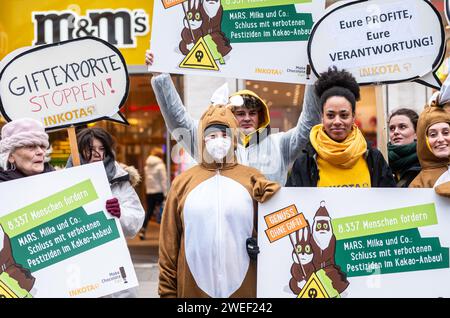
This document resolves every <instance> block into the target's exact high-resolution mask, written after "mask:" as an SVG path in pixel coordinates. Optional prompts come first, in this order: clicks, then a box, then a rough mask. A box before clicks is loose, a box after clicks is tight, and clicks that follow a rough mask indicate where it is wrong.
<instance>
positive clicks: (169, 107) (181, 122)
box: [151, 73, 198, 158]
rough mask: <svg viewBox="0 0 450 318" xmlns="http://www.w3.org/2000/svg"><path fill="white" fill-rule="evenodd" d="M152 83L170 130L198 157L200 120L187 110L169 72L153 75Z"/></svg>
mask: <svg viewBox="0 0 450 318" xmlns="http://www.w3.org/2000/svg"><path fill="white" fill-rule="evenodd" d="M151 83H152V87H153V91H154V92H155V95H156V100H157V101H158V105H159V107H160V109H161V113H162V115H163V117H164V121H165V122H166V125H167V128H168V129H169V132H170V133H171V134H172V136H173V137H174V138H175V140H176V141H177V142H179V143H181V145H182V146H183V148H184V149H185V150H186V151H187V152H188V153H189V154H190V155H191V156H193V157H194V158H196V156H195V154H196V153H197V127H198V121H196V120H194V119H193V118H192V117H191V116H190V115H189V113H188V112H187V111H186V108H185V107H184V105H183V103H182V101H181V98H180V95H179V94H178V92H177V90H176V89H175V86H174V84H173V82H172V78H171V77H170V75H169V74H167V73H163V74H160V75H157V76H153V78H152V80H151Z"/></svg>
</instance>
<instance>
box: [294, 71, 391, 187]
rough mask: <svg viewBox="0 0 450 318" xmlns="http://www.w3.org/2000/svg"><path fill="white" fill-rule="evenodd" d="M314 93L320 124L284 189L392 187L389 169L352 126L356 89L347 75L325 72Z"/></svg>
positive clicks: (375, 150)
mask: <svg viewBox="0 0 450 318" xmlns="http://www.w3.org/2000/svg"><path fill="white" fill-rule="evenodd" d="M315 91H316V94H317V96H318V97H319V98H320V105H321V106H322V114H323V115H322V124H320V125H317V126H314V127H313V128H312V129H311V133H310V135H309V143H308V144H307V145H306V148H305V149H304V150H303V152H302V154H301V155H300V156H299V158H298V159H297V160H296V161H295V163H294V166H293V168H292V173H291V175H290V177H289V179H288V181H287V183H286V186H288V187H348V188H370V187H395V181H394V179H393V176H392V172H391V169H390V168H389V165H388V164H387V163H386V161H385V160H384V158H383V156H382V155H381V153H380V152H379V151H378V150H377V149H372V148H368V147H367V142H366V140H365V139H364V136H363V134H362V133H361V131H360V130H359V128H358V127H357V126H356V125H355V107H356V101H357V100H359V98H360V93H359V85H358V83H357V82H356V80H355V78H354V77H353V76H352V75H351V74H350V73H348V72H346V71H344V70H342V71H338V70H337V69H336V68H329V69H328V71H327V72H324V73H322V74H321V76H320V78H319V79H318V80H317V82H316V84H315Z"/></svg>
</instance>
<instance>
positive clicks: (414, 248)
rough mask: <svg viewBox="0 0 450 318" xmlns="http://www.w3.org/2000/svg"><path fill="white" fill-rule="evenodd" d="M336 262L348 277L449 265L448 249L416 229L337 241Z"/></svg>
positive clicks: (447, 266)
mask: <svg viewBox="0 0 450 318" xmlns="http://www.w3.org/2000/svg"><path fill="white" fill-rule="evenodd" d="M335 261H336V264H338V265H339V266H340V267H341V269H342V270H343V271H344V272H346V273H347V276H348V277H353V276H367V275H372V274H390V273H402V272H411V271H423V270H429V269H438V268H449V248H448V247H442V246H441V244H440V241H439V238H437V237H431V238H428V237H427V238H423V237H421V236H420V233H419V230H418V229H410V230H404V231H398V232H391V233H384V234H377V235H370V236H364V237H358V238H353V239H346V240H339V241H337V242H336V251H335Z"/></svg>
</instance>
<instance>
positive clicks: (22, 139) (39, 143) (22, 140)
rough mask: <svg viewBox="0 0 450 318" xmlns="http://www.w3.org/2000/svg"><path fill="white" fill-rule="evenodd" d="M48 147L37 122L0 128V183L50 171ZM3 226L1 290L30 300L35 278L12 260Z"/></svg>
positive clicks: (0, 233)
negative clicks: (6, 290) (6, 289)
mask: <svg viewBox="0 0 450 318" xmlns="http://www.w3.org/2000/svg"><path fill="white" fill-rule="evenodd" d="M48 147H49V141H48V134H47V133H46V132H45V129H44V126H43V125H42V124H41V123H40V122H39V121H37V120H34V119H31V118H23V119H16V120H13V121H11V122H9V123H7V124H6V125H4V126H3V128H2V139H1V140H0V182H7V181H11V180H16V179H20V178H25V177H28V176H34V175H38V174H40V173H46V172H50V171H54V169H53V167H52V166H50V165H49V164H48V163H46V161H47V160H46V158H45V154H46V150H47V148H48ZM5 226H6V225H5V224H0V286H3V287H2V289H4V288H8V290H9V293H14V294H16V295H26V296H25V297H31V295H30V294H28V293H29V292H30V291H31V289H32V287H33V285H34V282H35V278H34V277H33V276H32V275H31V272H30V271H29V270H28V269H26V268H24V267H22V265H20V264H17V263H16V261H15V260H14V257H13V251H12V248H11V242H10V239H9V236H8V234H7V233H6V232H5V229H6V227H5Z"/></svg>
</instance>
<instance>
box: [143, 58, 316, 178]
mask: <svg viewBox="0 0 450 318" xmlns="http://www.w3.org/2000/svg"><path fill="white" fill-rule="evenodd" d="M153 60H154V56H153V53H152V52H151V51H147V52H146V64H148V65H152V64H153ZM151 84H152V87H153V90H154V92H155V95H156V99H157V101H158V104H159V106H160V109H161V113H162V115H163V117H164V120H165V122H166V125H167V127H168V130H169V132H170V133H171V134H172V135H174V137H175V138H176V139H177V140H180V143H181V144H182V146H183V147H184V149H186V150H187V151H188V152H189V154H190V155H191V156H192V157H194V158H195V159H198V156H199V155H198V151H197V144H198V143H197V139H198V138H197V126H198V122H197V121H195V120H193V119H192V118H191V117H190V116H189V114H188V113H187V111H186V108H185V107H184V106H183V103H182V102H181V99H180V96H179V95H178V93H177V91H176V89H175V87H174V85H173V82H172V80H171V77H170V75H169V74H158V73H154V74H153V78H152V80H151ZM308 87H309V86H307V88H306V91H305V98H304V104H303V105H304V108H303V111H302V113H301V115H300V118H299V120H298V123H297V126H296V127H295V128H292V129H291V130H289V131H287V132H280V133H276V134H271V132H270V116H269V109H268V107H267V105H266V103H265V102H264V101H263V100H262V99H261V98H260V97H259V96H258V95H257V94H255V93H254V92H252V91H249V90H243V91H239V92H237V93H235V94H233V95H232V96H231V98H230V103H231V106H232V107H233V108H232V110H233V113H234V116H235V117H236V119H237V120H238V126H239V129H240V138H239V144H238V146H237V148H236V156H237V160H238V162H239V163H241V164H243V165H246V166H250V167H253V168H256V169H258V170H259V171H261V172H262V173H263V174H264V175H265V176H266V177H267V178H268V179H269V180H272V181H276V182H278V183H279V184H281V185H284V184H285V183H286V179H287V173H288V168H289V166H290V165H291V164H292V163H293V162H294V160H295V159H296V158H297V156H298V155H299V153H300V150H301V148H302V147H303V146H304V145H305V144H306V142H307V139H308V137H307V136H308V134H309V131H310V129H311V127H312V126H314V125H315V124H318V123H319V122H320V107H319V104H318V102H317V98H316V96H315V94H314V91H313V90H312V89H310V88H308ZM181 137H183V138H181Z"/></svg>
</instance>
